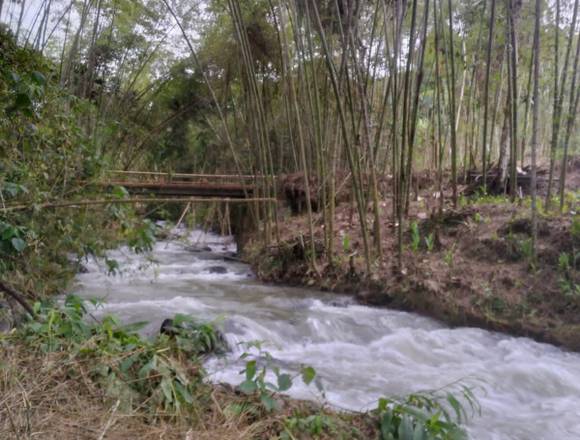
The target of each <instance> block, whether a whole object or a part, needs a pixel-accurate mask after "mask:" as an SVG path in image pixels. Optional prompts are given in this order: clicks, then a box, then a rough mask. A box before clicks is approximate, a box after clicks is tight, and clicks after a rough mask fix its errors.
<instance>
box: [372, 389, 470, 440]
mask: <svg viewBox="0 0 580 440" xmlns="http://www.w3.org/2000/svg"><path fill="white" fill-rule="evenodd" d="M460 393H461V397H462V399H463V400H464V401H465V402H466V403H467V404H468V405H469V406H470V407H471V410H472V412H474V413H475V412H479V411H480V408H479V404H478V402H477V400H476V399H475V396H474V395H473V392H472V391H471V390H470V389H469V388H466V387H461V390H460ZM376 413H377V415H378V417H379V425H380V439H381V440H397V439H398V440H403V439H404V440H414V439H424V440H460V439H467V438H468V437H467V433H466V432H465V430H464V429H462V428H461V427H460V424H461V423H463V422H465V421H466V419H467V418H468V414H467V411H466V409H465V405H464V404H462V403H461V402H460V401H459V400H458V399H457V398H456V397H455V395H454V394H453V393H451V392H447V393H445V394H443V395H441V394H439V393H437V392H434V393H419V394H412V395H410V396H408V397H406V398H404V399H397V398H382V399H379V404H378V407H377V410H376Z"/></svg>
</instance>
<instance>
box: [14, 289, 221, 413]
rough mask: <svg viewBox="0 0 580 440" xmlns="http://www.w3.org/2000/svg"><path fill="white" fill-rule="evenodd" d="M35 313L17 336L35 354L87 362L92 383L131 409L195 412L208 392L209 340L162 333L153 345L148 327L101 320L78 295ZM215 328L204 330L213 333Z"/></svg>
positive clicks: (37, 305) (153, 411) (39, 305)
mask: <svg viewBox="0 0 580 440" xmlns="http://www.w3.org/2000/svg"><path fill="white" fill-rule="evenodd" d="M94 304H96V303H94ZM35 312H36V319H34V320H32V319H31V320H29V321H28V322H26V323H25V324H24V325H23V326H22V327H21V328H20V329H19V330H18V331H17V333H16V337H17V338H19V339H20V340H22V341H23V342H24V343H25V344H27V346H29V347H30V348H31V349H33V350H39V351H40V352H43V353H53V352H67V353H68V354H69V356H70V358H71V359H78V360H79V361H84V363H85V364H86V365H89V366H90V369H89V377H90V379H91V380H92V381H94V382H95V383H96V384H97V385H98V386H100V387H102V388H103V389H104V390H105V391H106V393H107V394H108V395H109V396H110V397H112V398H115V399H119V400H120V401H121V402H122V404H123V405H124V406H125V407H127V408H131V407H134V406H137V405H145V406H146V407H147V408H149V410H150V412H151V413H152V414H160V415H170V416H173V415H177V414H180V413H182V412H184V411H185V412H188V411H190V410H192V409H193V406H194V405H195V404H196V399H197V398H198V396H199V395H200V393H202V392H203V389H204V383H203V379H204V371H203V368H202V365H201V360H200V354H201V353H206V352H207V342H206V341H205V340H204V339H203V338H200V339H198V340H193V341H187V343H186V341H184V340H179V339H177V340H176V341H175V342H174V341H173V340H172V339H170V338H168V337H167V336H165V335H162V336H160V337H158V338H156V339H155V340H153V341H148V340H145V339H143V338H141V337H140V336H139V334H138V333H137V331H138V330H139V329H140V328H142V326H143V324H144V323H135V324H131V325H122V324H121V323H119V321H117V319H115V318H114V317H112V316H106V317H105V318H103V319H102V320H101V321H96V320H95V319H94V318H91V315H90V313H89V312H88V311H87V307H86V304H85V303H84V302H83V301H82V300H81V299H79V298H78V297H75V296H69V297H67V298H66V300H65V302H64V304H63V305H62V307H55V306H54V305H51V304H46V305H44V304H40V303H37V304H35ZM178 319H179V318H178ZM209 328H210V327H209V325H207V324H206V325H205V326H204V327H203V329H202V330H200V332H203V333H204V334H209V333H210V330H209ZM70 374H79V375H80V374H82V373H81V372H76V373H74V372H73V371H72V370H71V373H70Z"/></svg>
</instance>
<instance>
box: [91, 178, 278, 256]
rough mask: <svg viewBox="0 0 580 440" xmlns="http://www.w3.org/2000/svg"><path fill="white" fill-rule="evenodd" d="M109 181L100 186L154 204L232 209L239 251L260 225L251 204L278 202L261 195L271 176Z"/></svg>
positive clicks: (113, 179)
mask: <svg viewBox="0 0 580 440" xmlns="http://www.w3.org/2000/svg"><path fill="white" fill-rule="evenodd" d="M108 174H109V176H110V177H109V178H108V179H107V180H106V181H103V182H101V183H100V184H99V185H101V186H105V187H107V188H113V187H115V186H121V187H123V188H125V189H126V190H127V192H128V193H129V194H131V195H134V196H142V197H143V196H145V197H151V196H154V197H155V198H156V199H151V200H150V201H151V202H155V201H156V200H157V201H164V202H170V201H175V202H183V203H187V207H186V210H185V211H184V214H185V212H186V211H187V209H188V207H189V204H190V203H194V202H201V203H203V202H210V203H212V202H216V203H227V204H232V206H231V207H230V208H229V209H228V210H227V212H229V222H230V225H231V231H232V233H233V235H234V237H235V240H236V243H237V246H238V251H242V250H243V247H244V244H245V243H246V241H247V239H248V237H249V234H250V232H251V231H253V230H255V229H256V227H257V225H256V222H255V221H254V219H253V217H254V216H253V215H250V214H251V212H250V209H249V206H248V205H249V204H251V203H276V202H277V200H276V199H275V198H268V197H264V196H260V194H259V192H260V191H259V188H260V186H262V184H263V183H265V182H264V180H263V179H266V178H267V176H261V175H229V174H183V173H161V172H147V171H109V172H108ZM182 215H183V214H182Z"/></svg>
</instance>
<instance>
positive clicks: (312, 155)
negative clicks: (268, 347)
mask: <svg viewBox="0 0 580 440" xmlns="http://www.w3.org/2000/svg"><path fill="white" fill-rule="evenodd" d="M579 3H580V2H579V1H578V0H550V1H545V0H535V1H530V2H523V1H521V0H504V1H497V0H486V1H480V0H431V1H429V0H426V1H421V2H420V1H417V0H395V1H391V0H366V1H365V0H324V1H315V0H248V1H243V2H242V1H236V0H207V1H202V0H199V1H182V0H162V1H159V0H141V1H132V0H98V1H90V0H42V1H40V0H39V1H33V2H30V1H28V2H27V1H25V0H21V1H17V0H0V288H2V290H3V291H5V293H7V294H8V293H9V292H12V296H13V295H14V293H16V294H17V295H18V297H19V298H20V299H24V301H25V304H34V303H36V304H37V305H36V306H35V309H34V310H29V312H30V313H29V315H34V316H35V318H34V319H31V316H29V317H28V318H26V319H25V318H23V319H24V321H25V323H24V324H23V326H22V327H21V328H20V329H19V330H18V331H16V332H15V333H14V334H12V336H10V337H9V338H8V339H7V340H2V341H1V343H2V344H4V346H3V347H2V348H3V349H4V348H6V350H5V351H4V355H3V356H4V357H5V359H3V360H2V361H3V362H5V363H6V364H7V365H9V366H10V368H8V370H7V371H8V373H6V374H5V375H3V382H2V383H1V386H0V390H2V391H3V392H6V393H8V394H7V395H10V396H12V397H11V398H14V399H16V397H14V396H16V395H15V394H10V393H16V392H17V391H15V390H16V389H17V388H15V385H14V384H15V383H20V382H22V381H23V380H27V381H28V385H30V386H33V385H34V382H35V380H39V378H38V377H35V378H31V377H25V378H23V377H22V375H21V374H20V373H19V369H22V371H26V372H30V371H31V370H32V369H33V367H34V364H35V362H36V361H37V360H38V359H43V362H45V363H46V364H47V368H49V366H50V365H51V362H53V363H54V365H58V366H59V367H63V366H65V365H72V364H74V365H76V367H75V368H71V370H70V371H66V372H65V371H59V375H56V376H53V375H49V376H48V377H50V378H52V379H54V380H53V382H50V381H49V382H50V383H49V382H43V384H44V385H45V386H46V387H45V388H43V389H46V390H53V387H54V386H55V383H58V382H59V381H63V382H64V383H67V387H69V388H70V389H72V388H74V385H72V384H73V383H82V384H83V386H84V387H86V389H85V391H84V392H85V397H86V398H87V401H88V402H89V403H90V405H93V408H101V409H102V407H103V402H107V404H109V403H110V401H111V399H112V401H113V404H115V402H119V403H117V404H116V405H117V407H118V406H119V405H121V404H123V405H128V406H127V408H129V409H131V410H134V411H136V413H138V414H139V420H141V421H145V422H143V423H152V424H154V423H162V424H164V423H166V422H167V420H168V414H169V415H170V416H171V417H172V416H175V415H176V414H177V413H179V412H180V411H181V410H182V409H183V408H185V411H184V412H185V413H186V415H187V417H186V418H185V419H180V420H181V421H184V420H185V421H186V423H191V424H192V426H194V425H195V428H192V429H197V427H198V426H203V425H204V423H210V424H216V423H226V424H227V425H228V426H229V427H230V428H232V429H233V431H227V430H226V431H224V436H227V435H238V434H239V433H240V432H241V430H245V431H244V432H245V433H246V434H247V436H248V437H250V436H252V435H254V434H256V435H270V436H280V437H281V438H300V436H302V435H304V436H314V437H316V436H321V437H324V436H326V437H328V438H336V437H339V436H340V435H342V436H343V437H344V438H352V436H353V435H354V434H353V432H354V431H350V429H351V428H352V427H353V426H354V427H356V429H358V431H357V435H359V434H360V436H361V437H363V438H364V436H377V435H380V436H381V438H383V439H389V438H457V437H456V435H459V436H460V435H462V434H461V433H460V432H459V431H458V428H457V426H456V425H455V424H454V423H452V421H453V420H454V419H453V418H452V417H450V416H449V414H448V413H447V412H446V411H445V408H447V409H449V406H451V408H453V409H455V410H456V411H457V412H458V414H459V415H460V419H461V417H463V415H464V414H463V412H462V411H461V410H460V409H459V407H458V406H457V405H456V401H455V398H453V397H452V396H451V397H449V396H447V397H446V398H447V404H445V405H443V406H441V405H439V404H438V403H437V402H436V401H435V400H433V399H432V398H431V397H425V396H411V397H410V398H409V399H408V400H405V401H404V402H399V401H394V400H384V401H381V403H380V404H379V407H378V409H377V410H376V411H375V412H373V413H372V414H370V415H368V417H367V416H365V417H362V416H361V417H359V416H352V415H336V414H334V413H332V412H331V411H326V410H323V411H322V410H313V409H312V408H307V409H305V407H300V408H299V409H296V411H294V409H292V408H291V409H288V408H287V409H288V410H287V411H286V412H284V415H283V417H282V418H281V419H278V418H276V417H273V418H268V417H270V416H268V417H266V419H265V420H266V421H265V422H264V424H263V425H260V426H259V427H256V423H257V422H256V421H257V420H260V416H262V415H264V414H265V413H268V411H267V410H269V409H273V407H274V406H275V402H277V401H276V400H275V399H274V397H273V396H277V393H278V392H281V391H285V390H286V389H287V387H288V383H289V380H290V378H289V377H287V375H284V374H283V373H281V372H280V371H277V372H276V376H277V379H278V383H277V384H276V385H275V386H274V388H273V389H272V388H267V386H266V382H265V381H264V377H265V372H264V371H265V370H262V373H260V371H259V370H258V369H257V368H256V364H252V363H251V362H252V361H251V360H250V361H248V362H249V363H248V366H247V369H246V375H247V376H246V381H245V382H243V383H242V385H241V389H242V391H244V390H245V391H247V394H248V395H249V396H250V398H249V399H250V401H251V403H252V405H254V406H251V405H250V407H248V406H247V405H248V398H240V396H239V394H236V392H234V391H232V390H229V391H224V390H221V391H220V393H221V394H220V395H219V396H218V397H217V398H216V395H215V392H216V391H215V389H213V388H212V387H209V386H208V385H207V384H206V383H205V382H204V378H205V376H204V373H203V372H202V368H201V358H202V357H203V356H202V353H201V352H200V350H198V349H199V347H198V346H195V347H193V348H192V347H189V348H187V349H185V348H184V347H180V346H179V342H178V344H177V346H176V344H175V341H169V340H168V339H167V338H160V339H159V340H156V341H154V342H147V341H144V340H142V339H141V338H139V337H138V336H137V335H136V334H135V332H134V331H133V330H132V329H124V328H123V327H122V326H121V325H120V324H119V323H117V322H115V321H113V320H112V319H107V320H105V321H104V322H102V323H99V324H95V325H89V324H86V322H85V321H84V318H86V316H85V309H84V305H82V304H80V303H78V302H75V301H74V300H73V301H72V302H69V303H67V304H65V306H64V308H62V309H55V308H54V307H53V306H50V305H46V304H44V302H43V301H44V300H45V298H46V297H47V296H49V295H52V294H55V293H62V292H63V291H64V290H65V289H66V286H67V284H68V282H69V281H70V279H71V277H72V276H73V275H74V273H75V272H76V271H77V270H78V268H79V263H80V262H81V261H82V259H83V258H85V257H86V256H88V255H98V256H102V255H104V251H105V250H106V249H107V248H110V247H112V246H115V245H117V244H119V243H127V244H129V245H130V246H131V247H133V248H134V249H135V250H137V251H143V250H147V249H149V248H150V246H151V243H152V242H153V240H154V235H155V233H156V229H155V228H156V227H155V226H154V223H153V222H152V221H151V220H152V219H153V218H165V217H168V218H172V219H173V220H176V219H177V217H178V216H179V212H180V210H181V207H179V206H178V207H177V209H178V211H176V210H175V209H174V208H173V207H172V206H169V207H165V206H163V208H162V206H161V205H159V204H153V205H146V204H136V203H135V204H134V203H125V202H129V200H128V198H129V195H128V193H127V192H126V190H125V189H124V188H122V187H113V188H112V189H111V188H108V187H107V186H103V185H100V182H103V181H107V180H108V179H109V177H110V172H111V171H112V170H119V169H122V170H146V171H165V172H183V173H225V174H233V175H240V176H241V175H254V176H256V179H255V184H256V186H257V188H258V191H257V194H256V195H257V196H258V197H260V196H265V197H277V198H279V199H283V198H284V199H285V201H287V202H288V204H289V205H290V208H291V211H294V214H304V215H303V216H302V217H300V216H291V212H289V211H288V210H287V209H285V207H283V206H282V205H283V204H282V203H279V204H278V207H274V205H272V204H260V203H256V204H251V205H250V210H251V218H252V219H253V220H254V226H255V227H256V233H255V235H254V240H253V241H254V243H253V244H254V246H253V247H252V248H250V258H252V259H253V262H254V265H255V266H256V267H257V268H258V270H259V272H258V273H259V274H260V275H261V276H263V277H264V278H270V279H275V280H283V281H287V282H294V281H296V280H297V279H298V280H299V282H303V283H306V284H309V285H312V284H314V283H315V282H316V283H318V285H321V286H323V287H325V288H329V289H335V288H336V287H337V285H341V286H342V287H343V288H344V287H346V288H354V286H357V285H359V284H362V282H363V281H365V282H368V283H370V285H372V286H375V288H376V289H377V291H379V290H380V294H381V295H382V296H379V297H371V298H369V297H367V298H363V299H364V300H365V301H366V302H371V303H377V304H385V303H392V304H393V305H397V306H403V307H407V308H413V309H415V310H422V311H427V313H431V314H434V315H436V316H438V317H442V318H444V319H447V320H449V321H451V322H455V323H465V322H470V323H474V322H475V323H477V324H478V325H485V326H490V327H493V328H497V329H500V330H508V331H512V332H517V333H521V334H526V335H532V336H535V337H538V338H540V339H544V340H548V341H551V342H557V343H559V344H563V345H566V346H568V347H571V348H574V349H580V342H578V337H577V331H578V329H580V321H578V319H579V318H578V315H579V314H578V311H579V310H580V271H579V265H580V263H579V260H580V258H579V255H578V249H579V248H580V226H579V225H580V220H579V214H578V197H579V193H578V184H579V182H580V180H579V176H578V175H579V171H580V152H579V150H578V145H579V143H580V132H579V130H578V101H579V100H580V98H579V96H580V93H578V91H579V90H580V88H579V82H580V78H578V64H579V62H580V38H579V36H580V32H579V31H578V28H579V25H580V23H579V22H580V16H579V15H580V10H579ZM240 179H241V177H240ZM107 201H109V202H110V203H106V202H107ZM121 201H122V202H123V203H117V202H121ZM197 212H198V215H200V213H203V216H204V218H205V217H211V215H212V213H216V212H218V213H219V209H218V208H216V209H215V210H211V209H210V210H207V211H204V210H203V209H201V210H198V211H197ZM220 215H223V213H222V214H220ZM212 220H213V219H210V222H211V221H212ZM456 241H457V242H458V244H456ZM506 262H507V263H506ZM108 264H109V267H110V270H111V271H112V272H114V271H115V269H116V267H115V262H114V261H108ZM500 272H501V276H498V277H496V278H494V277H493V276H492V277H490V276H489V275H490V273H492V274H493V273H500ZM392 274H394V278H393V277H391V278H390V280H389V285H388V288H385V285H386V283H385V282H384V281H385V279H386V278H387V277H390V276H391V275H392ZM424 274H432V275H433V276H432V279H429V280H425V275H424ZM466 279H468V280H466ZM506 279H507V280H508V281H507V282H506V281H505V280H506ZM469 280H471V281H472V282H468V281H469ZM377 285H379V287H378V288H377V287H376V286H377ZM385 289H386V290H387V292H385V291H384V290H385ZM338 290H340V288H339V289H338ZM442 292H444V294H443V293H442ZM505 292H508V294H506V293H505ZM465 296H468V297H469V298H468V299H467V300H465V301H464V297H465ZM41 304H43V305H41ZM458 304H460V306H458ZM465 304H467V305H465ZM28 307H30V305H29V306H28ZM449 310H452V311H454V312H453V313H455V314H450V312H449ZM210 333H211V331H210ZM190 336H191V335H190ZM198 342H199V341H198ZM8 347H9V348H8ZM24 353H26V356H25V355H24ZM55 353H56V354H55ZM160 353H162V354H161V355H159V354H160ZM158 355H159V356H161V357H156V356H158ZM184 356H185V357H187V358H188V359H187V360H186V359H184ZM53 357H56V358H53ZM153 359H161V360H162V362H161V361H160V362H161V363H159V364H156V365H157V367H153V366H151V365H152V360H153ZM95 361H98V362H99V363H101V364H102V365H103V366H104V367H106V368H103V369H101V370H99V371H92V370H87V369H85V367H86V364H87V363H89V364H90V363H91V362H95ZM156 362H157V361H156ZM79 365H80V367H79ZM161 365H162V366H161ZM184 365H185V366H184ZM77 367H78V368H77ZM182 368H186V369H192V368H193V369H195V371H194V372H193V373H192V374H191V375H189V374H188V375H184V374H185V373H183V372H182V370H181V369H182ZM153 370H155V371H157V373H158V374H159V376H154V374H153V373H152V371H153ZM51 371H52V370H51ZM306 371H307V372H306V373H305V377H304V379H305V380H306V381H309V382H310V381H312V380H313V378H312V377H310V373H308V370H306ZM52 373H54V371H52ZM52 373H51V374H52ZM182 373H183V374H182ZM190 373H191V371H190ZM55 374H56V373H55ZM60 374H64V375H65V376H66V377H65V376H60ZM52 379H51V380H52ZM144 379H146V380H145V381H144V382H143V380H144ZM67 381H71V382H67ZM115 393H116V394H115ZM121 394H123V396H121ZM45 397H46V396H44V395H37V396H36V398H37V399H40V400H37V401H36V402H37V403H38V402H44V400H43V399H45ZM246 397H247V396H246ZM276 398H277V397H276ZM252 399H253V400H252ZM468 400H469V399H468ZM224 402H226V403H224ZM232 402H234V403H232ZM224 405H230V406H231V408H237V410H238V412H235V411H234V412H231V413H228V414H229V415H228V414H226V413H227V412H224V411H223V408H224ZM117 407H114V408H115V410H114V411H113V412H115V411H117ZM108 408H110V405H109V407H107V410H108ZM231 408H230V409H231ZM240 408H242V410H241V411H240ZM248 408H250V409H248ZM256 408H259V410H256ZM417 408H419V409H417ZM0 411H4V410H3V409H2V410H0ZM200 412H201V413H200ZM104 414H106V411H105V413H104ZM232 414H233V415H232ZM240 414H242V415H243V416H240ZM21 416H22V414H21V415H19V417H21ZM22 417H24V416H22ZM39 417H42V415H40V416H39ZM171 417H169V418H171ZM7 420H9V421H10V423H12V426H10V425H9V424H8V423H7V425H6V426H7V428H6V429H8V430H11V431H10V432H12V434H10V435H16V437H18V435H20V434H22V432H21V431H20V428H21V427H22V426H25V425H26V423H27V422H26V420H25V419H18V420H17V423H15V422H14V419H12V418H11V417H10V418H9V419H7ZM47 420H48V419H47ZM210 421H211V422H210ZM216 421H217V422H216ZM100 422H103V421H102V420H100ZM105 422H106V420H105V421H104V422H103V423H105ZM101 425H102V423H101ZM101 425H99V426H101ZM105 426H106V424H105ZM155 426H160V425H159V424H157V425H155ZM29 428H30V427H29V426H28V428H27V429H29ZM127 429H128V432H131V431H130V429H129V428H127ZM352 429H354V428H352ZM105 431H106V429H105ZM186 431H187V430H186ZM201 431H203V430H200V432H201ZM7 432H8V431H7ZM196 432H197V431H196ZM233 433H235V434H233ZM206 434H207V433H206ZM22 435H24V434H22ZM26 435H30V432H27V434H26ZM176 435H177V434H176ZM200 435H202V434H200ZM208 435H210V436H211V435H212V434H211V433H210V434H208ZM213 435H217V434H215V432H214V433H213ZM103 436H104V434H103ZM422 436H424V437H422ZM101 438H102V436H101ZM209 438H211V437H209Z"/></svg>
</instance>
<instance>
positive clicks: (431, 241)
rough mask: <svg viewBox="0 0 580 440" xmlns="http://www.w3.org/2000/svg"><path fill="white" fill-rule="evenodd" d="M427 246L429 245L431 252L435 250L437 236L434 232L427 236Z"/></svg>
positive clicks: (428, 248)
mask: <svg viewBox="0 0 580 440" xmlns="http://www.w3.org/2000/svg"><path fill="white" fill-rule="evenodd" d="M425 246H427V250H428V251H429V252H433V249H434V248H435V236H434V235H433V233H432V232H431V233H430V234H429V235H428V236H427V237H425Z"/></svg>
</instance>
